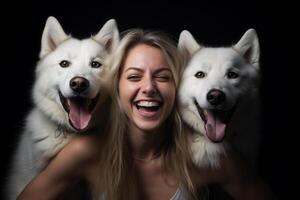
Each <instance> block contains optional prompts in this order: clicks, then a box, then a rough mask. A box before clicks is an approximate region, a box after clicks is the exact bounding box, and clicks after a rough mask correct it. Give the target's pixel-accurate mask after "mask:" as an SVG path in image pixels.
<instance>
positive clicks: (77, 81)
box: [70, 76, 90, 93]
mask: <svg viewBox="0 0 300 200" xmlns="http://www.w3.org/2000/svg"><path fill="white" fill-rule="evenodd" d="M89 85H90V83H89V81H88V80H87V79H85V78H83V77H80V76H76V77H74V78H72V79H71V80H70V87H71V89H72V90H73V91H74V92H78V93H81V92H83V91H85V90H86V89H87V88H88V87H89Z"/></svg>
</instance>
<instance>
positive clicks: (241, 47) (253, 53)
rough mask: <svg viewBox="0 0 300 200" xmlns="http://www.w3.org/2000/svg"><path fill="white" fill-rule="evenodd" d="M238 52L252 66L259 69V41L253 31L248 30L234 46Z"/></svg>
mask: <svg viewBox="0 0 300 200" xmlns="http://www.w3.org/2000/svg"><path fill="white" fill-rule="evenodd" d="M234 49H236V50H237V51H238V52H240V53H241V55H242V56H243V57H244V58H245V59H246V60H247V61H248V62H249V63H250V64H252V65H253V66H255V67H256V68H259V55H260V48H259V41H258V37H257V34H256V31H255V30H254V29H249V30H247V31H246V33H245V34H244V35H243V36H242V38H241V39H240V41H239V42H238V43H237V44H236V45H235V46H234Z"/></svg>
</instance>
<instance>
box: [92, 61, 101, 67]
mask: <svg viewBox="0 0 300 200" xmlns="http://www.w3.org/2000/svg"><path fill="white" fill-rule="evenodd" d="M101 66H102V64H101V63H99V62H98V61H92V62H91V67H92V68H99V67H101Z"/></svg>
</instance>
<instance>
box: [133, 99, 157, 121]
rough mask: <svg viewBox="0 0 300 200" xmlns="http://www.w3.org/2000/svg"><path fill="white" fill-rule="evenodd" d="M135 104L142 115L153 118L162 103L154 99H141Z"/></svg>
mask: <svg viewBox="0 0 300 200" xmlns="http://www.w3.org/2000/svg"><path fill="white" fill-rule="evenodd" d="M134 105H135V107H136V108H137V110H138V111H139V113H140V114H141V115H142V116H144V117H147V118H149V117H150V118H151V117H154V116H155V115H156V114H157V112H158V111H159V110H160V108H161V106H162V103H161V102H158V101H152V100H140V101H136V102H134Z"/></svg>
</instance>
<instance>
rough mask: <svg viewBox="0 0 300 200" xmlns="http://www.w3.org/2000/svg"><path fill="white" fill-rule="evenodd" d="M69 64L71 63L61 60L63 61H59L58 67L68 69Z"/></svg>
mask: <svg viewBox="0 0 300 200" xmlns="http://www.w3.org/2000/svg"><path fill="white" fill-rule="evenodd" d="M70 64H71V63H70V62H69V61H67V60H63V61H61V62H60V63H59V65H60V66H61V67H63V68H66V67H69V66H70Z"/></svg>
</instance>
